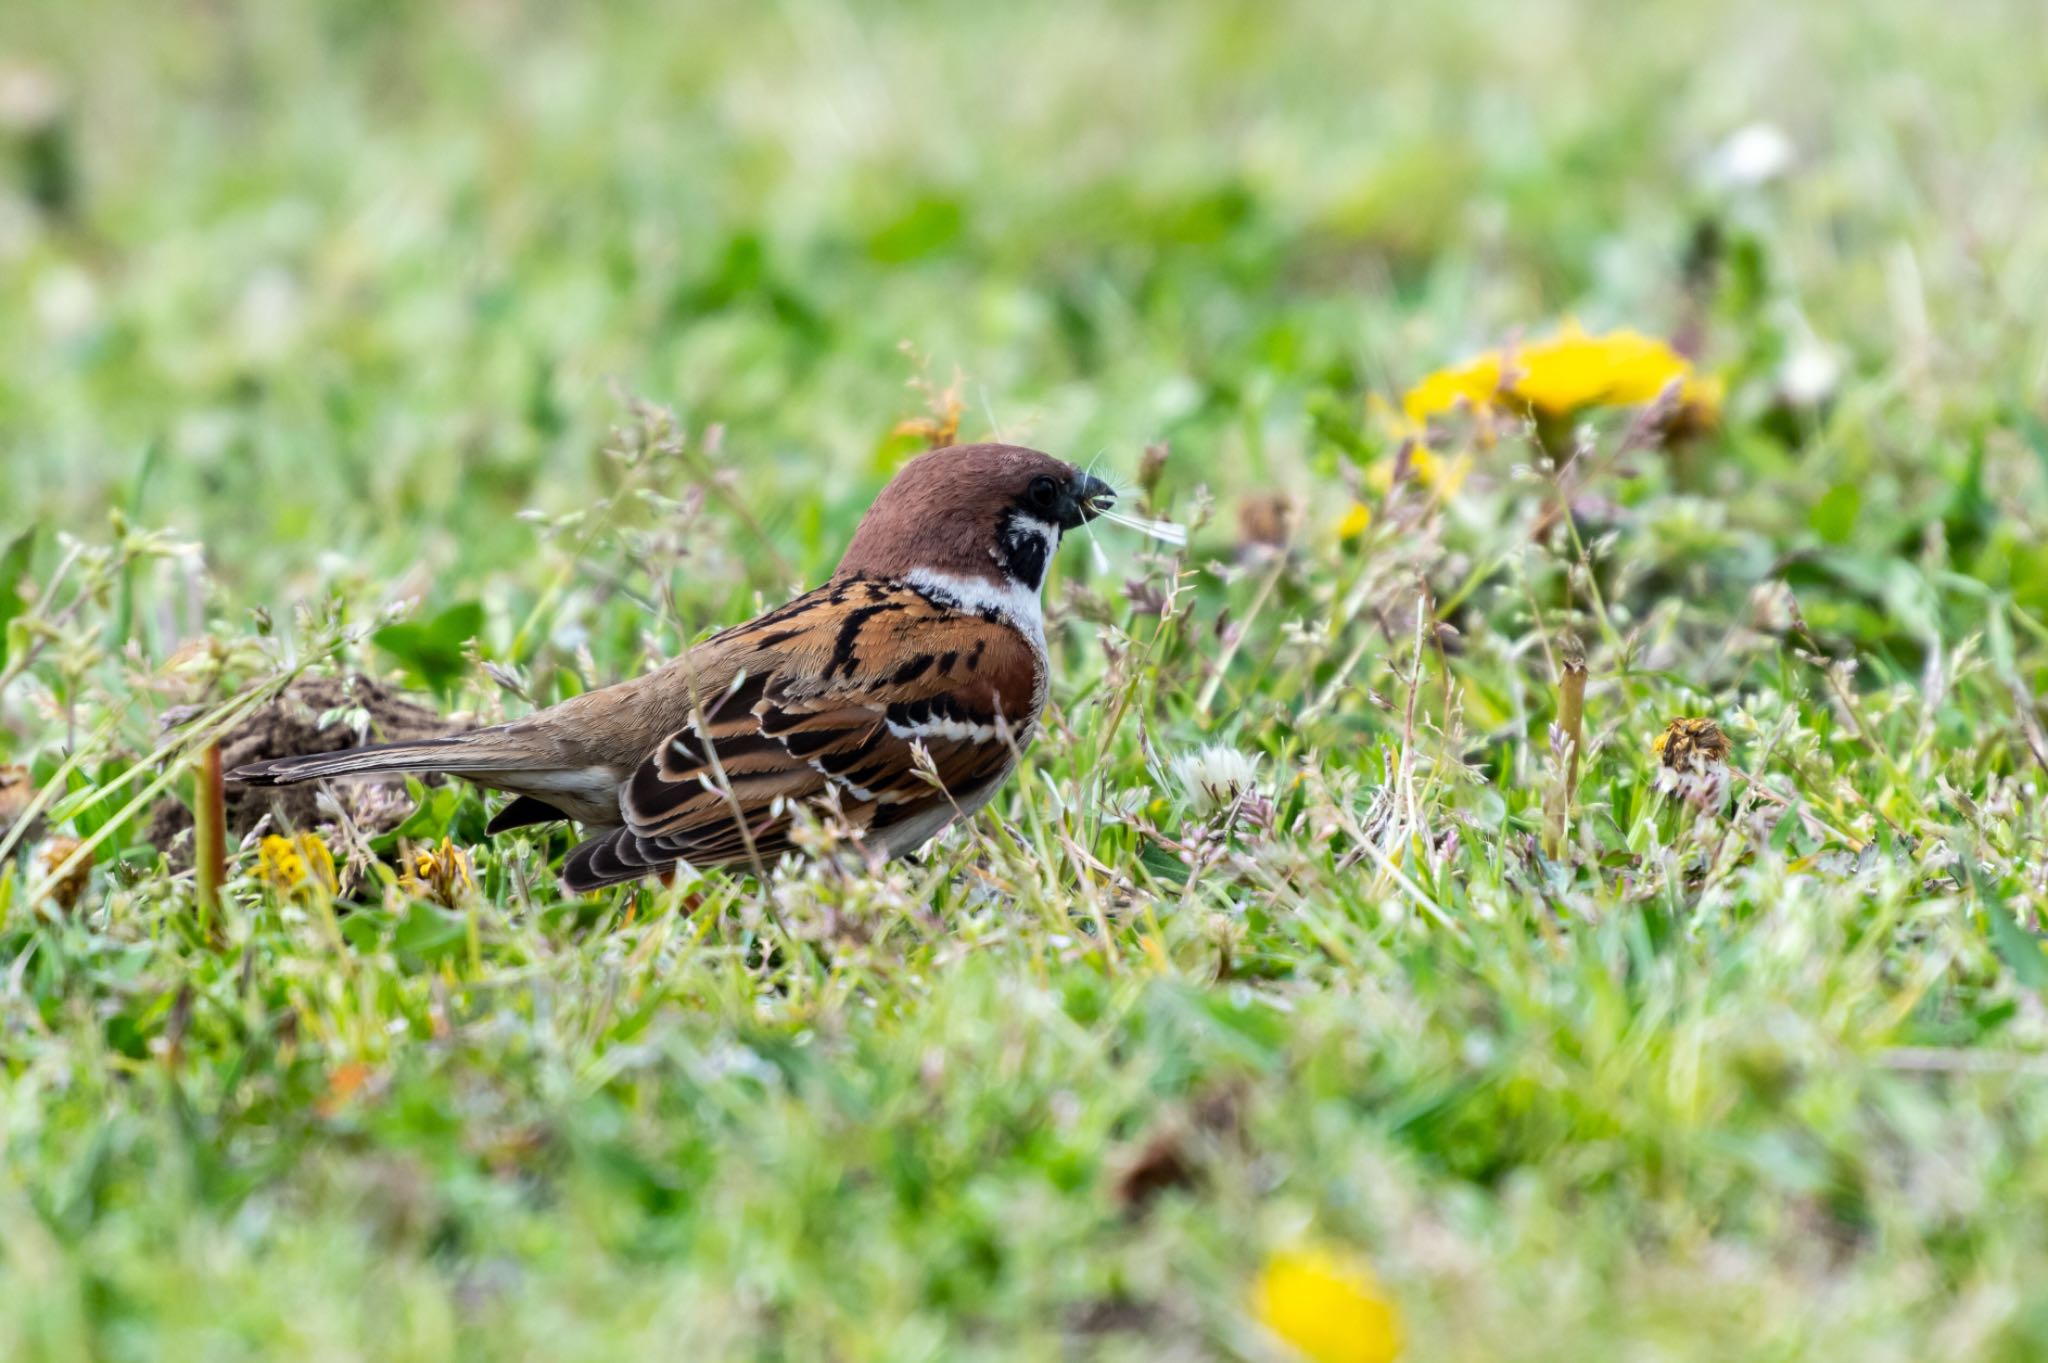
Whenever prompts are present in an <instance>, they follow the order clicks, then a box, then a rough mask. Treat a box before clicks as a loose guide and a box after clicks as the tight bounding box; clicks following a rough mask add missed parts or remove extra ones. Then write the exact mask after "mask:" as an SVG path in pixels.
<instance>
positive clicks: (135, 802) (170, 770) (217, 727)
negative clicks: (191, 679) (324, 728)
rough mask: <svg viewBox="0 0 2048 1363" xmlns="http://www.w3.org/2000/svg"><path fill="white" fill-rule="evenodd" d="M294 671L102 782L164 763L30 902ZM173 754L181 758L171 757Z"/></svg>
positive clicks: (226, 704)
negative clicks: (157, 772)
mask: <svg viewBox="0 0 2048 1363" xmlns="http://www.w3.org/2000/svg"><path fill="white" fill-rule="evenodd" d="M294 675H296V674H293V673H287V674H285V675H284V676H282V677H276V678H272V679H271V680H270V681H268V682H266V683H264V684H263V685H262V686H258V687H255V688H253V689H252V690H249V691H245V692H243V693H242V694H241V695H239V696H237V697H235V698H234V699H232V700H228V701H223V702H222V703H221V704H219V705H217V706H215V707H214V708H213V710H212V711H211V712H209V713H208V714H207V715H206V716H205V717H204V718H203V719H202V720H200V721H198V722H196V723H195V724H193V725H192V726H191V728H190V729H189V730H188V732H187V733H186V735H185V736H184V737H183V738H177V739H172V740H169V741H167V742H165V743H162V744H159V745H158V747H157V750H156V751H155V752H153V753H151V754H150V755H149V756H148V757H146V758H143V759H142V760H141V761H139V762H137V763H135V764H134V765H133V766H131V767H129V768H128V770H127V771H125V772H123V773H121V774H120V775H119V776H117V777H116V778H114V779H113V780H111V781H107V782H103V783H102V784H101V785H100V787H99V792H100V793H103V792H105V791H108V790H118V789H120V788H121V787H122V786H124V785H126V784H127V783H128V782H129V780H131V779H132V778H133V777H134V776H135V775H136V774H137V773H139V772H141V771H142V770H143V769H145V768H146V767H148V766H149V765H150V764H152V763H154V762H157V761H163V762H164V763H165V766H164V769H163V771H162V772H161V773H160V774H159V775H158V776H157V778H156V779H155V780H153V781H151V782H150V783H149V784H148V785H146V786H144V787H143V788H142V789H141V790H140V791H138V792H137V793H136V795H135V796H134V798H133V799H131V800H129V801H128V803H127V804H125V805H123V806H122V807H121V808H120V809H119V810H117V811H116V812H115V813H114V816H113V817H112V818H110V819H108V820H107V821H106V823H104V824H102V825H101V826H100V830H99V831H98V832H97V833H94V834H93V835H92V836H91V837H89V838H86V839H85V840H84V841H83V842H81V843H79V845H78V846H77V848H75V849H74V850H73V851H72V853H71V855H70V856H68V857H66V858H65V859H64V862H63V864H62V865H60V866H58V867H57V868H56V869H54V870H53V871H51V873H50V877H49V879H48V880H47V881H45V882H44V884H43V887H42V888H41V889H40V890H37V891H36V892H35V895H34V897H33V898H31V900H30V901H29V902H30V903H32V904H33V903H39V902H41V901H42V900H43V899H44V898H46V897H47V896H48V895H49V893H50V891H51V889H52V888H53V887H54V886H56V885H58V884H60V883H62V881H63V879H64V877H65V876H67V875H69V874H71V872H72V871H73V870H74V869H75V868H76V867H77V866H78V863H79V862H80V861H81V860H83V859H84V858H86V857H89V856H91V855H92V854H93V851H94V849H96V848H97V847H98V846H99V845H100V844H101V843H103V842H105V841H106V840H107V838H108V837H109V836H110V835H111V834H112V833H113V831H114V830H115V829H116V828H118V827H120V826H121V824H123V823H124V822H126V821H127V820H128V819H131V818H133V817H134V816H135V815H136V814H137V813H138V812H139V811H141V810H143V809H144V808H147V807H148V805H149V802H150V801H152V800H154V799H156V797H157V796H159V795H161V794H162V793H163V792H164V790H165V789H166V788H167V787H168V786H169V785H170V784H171V782H173V781H175V780H177V779H178V773H179V772H181V771H182V770H184V762H185V761H189V760H190V758H191V756H192V753H193V751H194V750H195V749H198V748H200V747H202V746H205V745H210V744H213V743H216V742H218V741H219V739H220V736H221V735H222V734H224V733H226V732H227V731H228V730H229V729H230V728H232V727H234V726H235V725H236V724H238V723H240V722H241V721H242V720H243V719H245V718H247V716H248V715H249V712H250V711H252V710H254V709H255V708H256V707H257V706H259V705H263V704H266V703H267V702H269V701H272V700H275V699H276V698H277V695H278V693H279V692H281V691H282V690H283V689H284V688H285V687H286V686H288V685H290V684H291V681H292V677H293V676H294ZM173 755H175V756H176V758H177V759H179V760H176V761H172V760H170V759H171V758H172V757H173Z"/></svg>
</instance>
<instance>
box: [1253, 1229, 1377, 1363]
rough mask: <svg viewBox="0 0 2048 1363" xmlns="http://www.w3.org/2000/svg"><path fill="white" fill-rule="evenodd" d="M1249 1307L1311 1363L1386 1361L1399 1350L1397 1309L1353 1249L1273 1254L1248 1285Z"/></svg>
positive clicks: (1286, 1251) (1321, 1249) (1269, 1328)
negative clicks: (1348, 1252) (1253, 1281)
mask: <svg viewBox="0 0 2048 1363" xmlns="http://www.w3.org/2000/svg"><path fill="white" fill-rule="evenodd" d="M1252 1309H1253V1311H1255V1312H1256V1313H1257V1315H1258V1318H1259V1320H1260V1322H1261V1323H1262V1324H1264V1325H1265V1327H1266V1328H1267V1329H1268V1330H1271V1331H1272V1332H1273V1333H1274V1334H1276V1335H1278V1336H1279V1337H1280V1338H1281V1339H1283V1340H1285V1341H1287V1343H1288V1344H1289V1345H1290V1346H1292V1347H1293V1348H1294V1349H1295V1351H1296V1352H1298V1353H1300V1354H1301V1355H1302V1356H1303V1357H1304V1358H1307V1359H1310V1360H1312V1361H1313V1363H1389V1360H1391V1359H1394V1358H1396V1357H1398V1356H1399V1355H1400V1353H1401V1314H1400V1312H1399V1311H1398V1310H1397V1309H1396V1308H1395V1306H1394V1303H1393V1302H1392V1301H1390V1300H1388V1298H1387V1296H1386V1294H1385V1293H1384V1292H1383V1291H1382V1290H1381V1288H1380V1284H1379V1280H1378V1279H1377V1278H1375V1277H1374V1276H1373V1271H1372V1268H1371V1266H1370V1265H1368V1264H1367V1263H1366V1262H1365V1261H1364V1260H1362V1259H1360V1258H1358V1257H1356V1256H1354V1255H1349V1254H1345V1253H1342V1252H1340V1251H1337V1250H1333V1249H1324V1248H1306V1249H1294V1250H1283V1251H1281V1252H1280V1253H1278V1254H1275V1255H1273V1256H1272V1257H1271V1258H1269V1259H1267V1260H1266V1265H1265V1267H1264V1268H1262V1269H1261V1270H1260V1271H1259V1277H1258V1281H1257V1282H1256V1283H1254V1284H1253V1286H1252Z"/></svg>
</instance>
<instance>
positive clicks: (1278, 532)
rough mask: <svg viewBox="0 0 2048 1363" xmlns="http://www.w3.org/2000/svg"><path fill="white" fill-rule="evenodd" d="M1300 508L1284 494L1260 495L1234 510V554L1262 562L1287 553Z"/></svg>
mask: <svg viewBox="0 0 2048 1363" xmlns="http://www.w3.org/2000/svg"><path fill="white" fill-rule="evenodd" d="M1300 522H1301V508H1300V507H1299V506H1297V505H1295V502H1294V499H1293V498H1292V497H1289V496H1288V495H1287V494H1286V493H1284V492H1259V493H1254V494H1252V495H1251V496H1249V497H1247V498H1245V500H1244V501H1243V502H1242V503H1241V504H1240V505H1239V506H1238V508H1237V553H1238V557H1239V558H1242V559H1245V560H1247V561H1253V562H1264V561H1267V560H1269V559H1271V558H1272V556H1273V555H1275V554H1282V553H1285V552H1287V549H1288V546H1290V545H1291V544H1293V542H1294V530H1295V527H1296V526H1297V525H1299V524H1300Z"/></svg>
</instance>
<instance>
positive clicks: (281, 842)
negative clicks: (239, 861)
mask: <svg viewBox="0 0 2048 1363" xmlns="http://www.w3.org/2000/svg"><path fill="white" fill-rule="evenodd" d="M256 878H257V879H258V880H260V881H262V882H263V883H264V884H265V885H268V886H269V887H270V888H271V889H272V890H274V891H276V892H277V893H278V894H281V895H288V896H290V895H298V894H300V893H324V894H326V895H328V896H329V897H332V896H333V895H335V894H336V893H338V892H339V890H340V888H341V886H340V882H339V881H338V880H337V879H336V877H335V874H334V854H333V853H332V852H330V851H328V850H327V843H326V841H325V840H323V839H322V838H321V836H320V835H319V834H318V833H294V834H293V835H292V836H290V837H284V836H282V835H280V834H276V833H273V834H271V835H270V836H269V837H267V838H265V839H264V840H263V841H262V842H261V843H260V844H259V845H258V846H257V849H256Z"/></svg>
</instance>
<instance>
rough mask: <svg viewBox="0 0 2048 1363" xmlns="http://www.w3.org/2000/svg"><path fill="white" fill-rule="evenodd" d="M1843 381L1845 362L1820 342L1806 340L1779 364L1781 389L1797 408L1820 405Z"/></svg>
mask: <svg viewBox="0 0 2048 1363" xmlns="http://www.w3.org/2000/svg"><path fill="white" fill-rule="evenodd" d="M1841 382H1842V362H1841V360H1840V359H1838V358H1837V357H1836V355H1835V352H1834V351H1832V350H1830V349H1829V348H1828V347H1827V346H1825V345H1822V344H1821V343H1820V342H1819V341H1815V340H1807V341H1802V342H1801V343H1800V344H1799V345H1797V346H1796V347H1794V348H1793V351H1792V353H1791V354H1789V355H1787V356H1786V357H1785V363H1784V364H1782V365H1780V366H1779V367H1778V392H1779V393H1780V394H1781V395H1782V396H1783V397H1784V399H1785V401H1786V402H1788V403H1790V404H1791V405H1792V406H1794V407H1818V406H1820V405H1821V404H1822V403H1823V402H1826V401H1827V400H1828V399H1829V398H1831V397H1833V396H1834V395H1835V389H1836V388H1837V387H1839V386H1840V384H1841Z"/></svg>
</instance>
